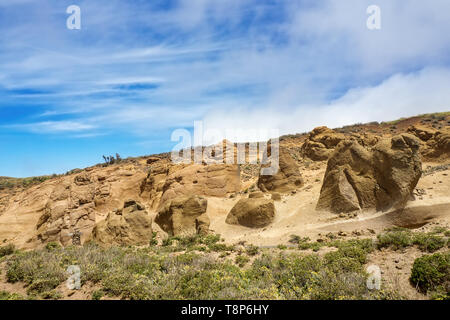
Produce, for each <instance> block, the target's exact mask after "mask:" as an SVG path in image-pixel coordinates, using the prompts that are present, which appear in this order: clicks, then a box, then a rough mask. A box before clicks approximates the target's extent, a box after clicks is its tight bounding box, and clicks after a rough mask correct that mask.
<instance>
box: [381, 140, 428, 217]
mask: <svg viewBox="0 0 450 320" xmlns="http://www.w3.org/2000/svg"><path fill="white" fill-rule="evenodd" d="M389 140H390V141H389ZM419 147H420V142H419V141H418V139H417V138H416V137H414V136H413V135H410V134H407V133H404V134H401V135H398V136H394V137H392V139H386V140H382V141H380V143H378V144H377V145H376V146H375V148H374V153H373V165H374V172H375V179H376V180H377V183H378V188H377V189H376V192H375V197H376V200H377V209H379V210H386V209H389V208H390V207H394V208H396V209H399V208H403V207H404V206H405V205H406V202H407V201H408V200H409V199H410V197H411V194H412V192H413V191H414V188H415V187H416V185H417V183H418V182H419V179H420V177H421V175H422V162H421V160H420V156H419Z"/></svg>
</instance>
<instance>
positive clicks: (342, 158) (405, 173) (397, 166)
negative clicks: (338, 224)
mask: <svg viewBox="0 0 450 320" xmlns="http://www.w3.org/2000/svg"><path fill="white" fill-rule="evenodd" d="M418 149H419V141H418V140H417V139H416V138H415V137H414V136H412V135H409V134H402V135H399V136H394V137H393V138H392V139H384V140H381V141H380V142H379V143H377V144H376V145H375V146H374V147H373V148H372V149H367V148H364V147H363V146H361V145H360V144H359V143H358V142H357V141H356V140H344V141H342V142H341V143H339V145H338V146H337V148H336V150H335V151H334V153H333V154H332V156H331V157H330V159H329V160H328V164H327V170H326V172H325V177H324V182H323V185H322V189H321V191H320V197H319V201H318V203H317V209H318V210H329V211H332V212H336V213H341V212H351V211H355V210H360V209H364V208H376V209H377V210H387V209H389V208H391V207H394V208H401V207H404V206H405V204H406V202H407V201H408V199H409V198H410V197H411V194H412V191H413V190H414V188H415V186H416V185H417V182H418V180H419V178H420V176H421V174H422V168H421V161H420V159H419V154H418Z"/></svg>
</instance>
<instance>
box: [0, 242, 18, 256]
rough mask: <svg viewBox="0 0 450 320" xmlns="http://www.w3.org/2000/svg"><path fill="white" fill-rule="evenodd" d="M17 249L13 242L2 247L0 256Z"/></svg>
mask: <svg viewBox="0 0 450 320" xmlns="http://www.w3.org/2000/svg"><path fill="white" fill-rule="evenodd" d="M15 249H16V247H15V246H14V245H13V244H12V243H10V244H7V245H6V246H2V247H0V258H1V257H5V256H8V255H10V254H13V253H14V251H15Z"/></svg>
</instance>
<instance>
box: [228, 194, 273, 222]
mask: <svg viewBox="0 0 450 320" xmlns="http://www.w3.org/2000/svg"><path fill="white" fill-rule="evenodd" d="M274 218H275V205H274V202H273V200H269V199H264V198H256V199H255V198H253V199H249V198H244V199H241V200H239V201H238V202H237V203H236V204H235V205H234V207H233V208H232V209H231V211H230V212H229V213H228V216H227V218H226V220H225V222H226V223H228V224H235V225H241V226H245V227H249V228H262V227H265V226H267V225H269V224H270V223H272V221H273V220H274Z"/></svg>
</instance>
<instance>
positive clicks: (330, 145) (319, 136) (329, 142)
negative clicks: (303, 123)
mask: <svg viewBox="0 0 450 320" xmlns="http://www.w3.org/2000/svg"><path fill="white" fill-rule="evenodd" d="M344 139H345V135H344V134H342V133H337V132H335V131H334V130H332V129H329V128H327V127H317V128H315V129H314V130H313V131H311V132H310V134H309V136H308V139H307V140H306V141H305V143H304V144H303V146H302V153H303V155H304V156H306V157H308V158H310V159H311V160H314V161H322V160H328V158H329V157H330V156H331V154H332V152H333V149H334V148H335V147H336V146H337V145H338V143H339V142H341V141H342V140H344Z"/></svg>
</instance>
